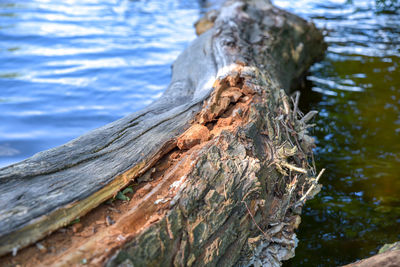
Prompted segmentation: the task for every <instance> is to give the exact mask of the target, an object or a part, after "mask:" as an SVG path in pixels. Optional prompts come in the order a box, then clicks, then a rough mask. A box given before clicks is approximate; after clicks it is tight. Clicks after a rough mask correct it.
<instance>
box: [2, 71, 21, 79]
mask: <svg viewBox="0 0 400 267" xmlns="http://www.w3.org/2000/svg"><path fill="white" fill-rule="evenodd" d="M18 77H21V74H20V73H17V72H9V73H0V79H1V78H3V79H14V78H18Z"/></svg>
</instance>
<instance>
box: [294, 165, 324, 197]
mask: <svg viewBox="0 0 400 267" xmlns="http://www.w3.org/2000/svg"><path fill="white" fill-rule="evenodd" d="M324 172H325V169H322V170H321V171H320V172H319V174H318V176H317V178H316V179H315V181H314V182H313V184H312V185H311V186H310V188H308V190H307V192H306V193H305V194H304V196H302V197H301V198H300V200H299V202H303V201H304V200H305V199H306V197H307V196H308V195H309V194H310V193H311V191H312V190H313V189H314V187H315V185H317V184H318V180H319V178H321V176H322V174H323V173H324Z"/></svg>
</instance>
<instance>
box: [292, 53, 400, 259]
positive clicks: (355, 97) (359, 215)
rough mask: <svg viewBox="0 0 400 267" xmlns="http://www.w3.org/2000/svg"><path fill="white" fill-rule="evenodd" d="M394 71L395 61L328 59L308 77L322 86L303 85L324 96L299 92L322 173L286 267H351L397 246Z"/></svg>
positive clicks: (398, 146) (398, 78) (399, 196)
mask: <svg viewBox="0 0 400 267" xmlns="http://www.w3.org/2000/svg"><path fill="white" fill-rule="evenodd" d="M331 57H332V56H331ZM399 64H400V59H399V57H367V56H362V57H361V58H360V56H356V55H347V56H346V57H345V58H344V59H343V58H340V60H338V58H335V57H332V58H329V55H328V58H327V59H326V60H325V61H324V62H323V63H322V66H321V67H320V68H317V71H315V72H314V73H313V75H314V76H316V77H319V78H321V80H318V79H314V82H313V84H310V86H314V88H315V87H316V88H323V90H325V91H326V92H329V94H324V95H320V94H319V93H316V92H313V93H305V94H304V95H303V99H302V103H306V102H311V104H309V105H308V106H303V107H302V108H303V110H309V109H316V110H320V116H319V118H318V119H317V120H316V124H317V125H318V126H317V127H316V128H315V131H314V135H315V136H316V137H317V139H318V148H317V150H316V162H317V165H318V168H319V169H321V168H327V171H326V172H325V174H324V177H323V178H322V181H321V182H322V183H323V184H324V188H323V190H322V191H321V193H320V194H319V195H318V196H317V197H316V198H315V199H313V200H311V201H309V202H308V203H307V205H306V207H305V209H304V216H303V217H302V219H303V222H302V224H301V226H300V230H299V233H298V238H299V240H300V243H299V247H298V248H297V250H296V257H295V258H294V259H293V260H291V261H289V263H286V264H285V265H286V266H333V265H339V264H345V263H350V262H353V261H355V260H357V259H360V258H364V257H368V256H369V255H371V254H372V253H375V252H377V250H378V248H379V247H380V246H382V245H383V244H384V243H391V242H394V241H397V240H400V75H399V74H400V73H399ZM324 77H325V78H326V80H322V78H324ZM311 79H312V78H311ZM345 86H348V87H345ZM338 88H340V89H338ZM346 89H347V90H346ZM350 89H354V90H355V91H349V90H350ZM308 90H310V89H308ZM314 90H315V89H314ZM306 98H307V99H306Z"/></svg>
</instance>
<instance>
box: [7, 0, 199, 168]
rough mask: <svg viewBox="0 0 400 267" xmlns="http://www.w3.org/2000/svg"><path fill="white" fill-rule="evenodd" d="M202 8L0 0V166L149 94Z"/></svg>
mask: <svg viewBox="0 0 400 267" xmlns="http://www.w3.org/2000/svg"><path fill="white" fill-rule="evenodd" d="M205 8H206V7H205V6H204V3H203V4H202V5H201V2H200V1H199V2H198V1H183V0H181V1H179V0H149V1H128V0H79V1H77V0H68V1H67V0H65V1H64V0H31V1H17V0H2V1H0V166H4V165H7V164H10V163H12V162H15V161H19V160H22V159H24V158H26V157H28V156H31V155H33V154H34V153H36V152H38V151H41V150H44V149H48V148H51V147H54V146H56V145H61V144H63V143H65V142H66V141H69V140H71V139H73V138H75V137H77V136H79V135H81V134H83V133H84V132H87V131H88V130H90V129H93V128H96V127H99V126H102V125H104V124H106V123H108V122H111V121H114V120H116V119H118V118H120V117H122V116H124V115H126V114H128V113H131V112H133V111H137V110H138V109H140V108H142V107H144V106H145V105H147V104H149V103H150V102H152V101H153V100H154V99H155V98H157V97H159V96H160V95H161V93H162V91H163V90H164V89H165V88H166V86H167V85H168V82H169V79H170V66H171V63H172V62H173V60H174V59H175V58H176V57H177V55H178V54H179V53H180V52H181V51H182V50H183V49H184V48H185V47H186V46H187V45H188V42H189V41H190V40H192V39H194V38H195V34H194V29H193V23H194V22H195V21H196V20H197V19H198V17H199V15H200V12H201V11H203V10H204V9H205Z"/></svg>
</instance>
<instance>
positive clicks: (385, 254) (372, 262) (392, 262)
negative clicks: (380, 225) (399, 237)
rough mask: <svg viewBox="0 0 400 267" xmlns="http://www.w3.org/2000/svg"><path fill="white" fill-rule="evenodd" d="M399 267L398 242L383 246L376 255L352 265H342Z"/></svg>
mask: <svg viewBox="0 0 400 267" xmlns="http://www.w3.org/2000/svg"><path fill="white" fill-rule="evenodd" d="M391 266H393V267H394V266H400V242H395V243H393V244H385V245H384V246H383V247H381V248H380V249H379V252H378V254H377V255H374V256H371V257H369V258H366V259H362V260H359V261H357V262H354V263H350V264H347V265H344V266H343V267H391Z"/></svg>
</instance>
